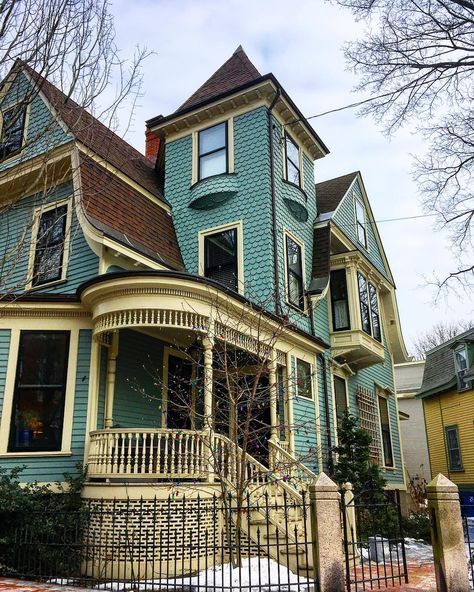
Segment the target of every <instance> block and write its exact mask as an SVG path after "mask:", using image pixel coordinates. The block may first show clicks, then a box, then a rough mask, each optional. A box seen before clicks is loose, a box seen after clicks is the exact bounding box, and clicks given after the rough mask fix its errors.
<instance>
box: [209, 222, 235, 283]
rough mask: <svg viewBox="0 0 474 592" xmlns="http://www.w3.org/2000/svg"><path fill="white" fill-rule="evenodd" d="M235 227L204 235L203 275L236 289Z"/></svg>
mask: <svg viewBox="0 0 474 592" xmlns="http://www.w3.org/2000/svg"><path fill="white" fill-rule="evenodd" d="M237 269H238V265H237V228H229V229H228V230H223V231H222V232H216V233H215V234H208V235H206V236H205V237H204V275H205V276H206V277H207V278H210V279H213V280H215V281H216V282H220V283H221V284H223V285H224V286H226V287H227V288H230V289H231V290H235V291H237V289H238V280H239V278H238V271H237Z"/></svg>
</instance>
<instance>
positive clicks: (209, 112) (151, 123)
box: [146, 74, 329, 160]
mask: <svg viewBox="0 0 474 592" xmlns="http://www.w3.org/2000/svg"><path fill="white" fill-rule="evenodd" d="M275 99H276V103H275V105H274V106H273V113H274V114H275V116H276V117H277V118H278V119H279V120H280V121H281V123H282V124H283V125H285V126H286V128H287V129H288V130H289V131H290V132H291V133H292V135H294V136H296V137H297V138H298V139H299V141H300V142H301V143H302V145H303V146H304V147H305V148H306V150H307V151H308V153H309V154H310V155H311V157H312V158H313V159H314V160H316V159H318V158H322V157H323V156H326V154H328V153H329V149H328V148H327V146H326V145H325V144H324V142H323V141H322V140H321V138H320V137H319V136H318V134H317V133H316V132H315V131H314V129H313V128H312V127H311V125H310V124H309V123H308V121H307V120H306V118H305V117H304V115H303V114H302V113H301V111H300V110H299V109H298V107H297V106H296V105H295V103H294V102H293V101H292V99H291V98H290V96H289V95H288V93H287V92H286V91H285V90H284V89H283V87H282V86H281V84H280V83H279V82H278V80H277V79H276V78H275V76H273V74H266V75H265V76H261V77H260V78H258V79H257V80H254V81H252V82H250V83H247V84H245V85H242V86H240V87H238V88H236V89H233V90H232V91H229V92H225V93H222V94H220V95H218V96H216V97H214V98H213V99H210V100H206V101H203V102H202V103H199V104H198V105H193V106H192V107H189V108H188V109H183V110H181V111H177V112H175V113H172V114H171V115H167V116H166V117H162V116H158V117H153V118H152V119H149V120H148V121H147V122H146V125H147V127H148V129H149V130H151V131H153V132H154V133H156V134H157V135H158V136H159V137H160V138H165V139H168V140H171V139H173V137H174V136H176V135H178V134H180V135H181V134H182V133H183V132H186V130H188V129H189V128H191V127H193V126H196V125H199V124H201V123H203V124H205V123H206V121H211V120H212V119H213V118H215V117H218V116H219V117H222V116H223V115H225V114H226V113H229V114H231V113H232V112H233V111H235V110H236V109H239V108H248V109H251V108H253V107H257V106H259V105H265V106H267V107H270V106H271V105H272V103H273V101H274V100H275Z"/></svg>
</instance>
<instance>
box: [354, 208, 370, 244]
mask: <svg viewBox="0 0 474 592" xmlns="http://www.w3.org/2000/svg"><path fill="white" fill-rule="evenodd" d="M355 211H356V221H357V239H358V241H359V242H360V243H361V244H363V245H364V247H365V248H367V229H366V226H365V207H364V204H362V203H361V201H360V200H359V199H356V200H355Z"/></svg>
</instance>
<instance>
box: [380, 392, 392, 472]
mask: <svg viewBox="0 0 474 592" xmlns="http://www.w3.org/2000/svg"><path fill="white" fill-rule="evenodd" d="M379 415H380V430H381V432H382V449H383V460H384V466H386V467H393V466H394V462H393V451H392V431H391V428H390V412H389V408H388V400H387V399H386V398H385V397H381V396H379Z"/></svg>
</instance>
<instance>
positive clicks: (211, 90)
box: [175, 45, 262, 113]
mask: <svg viewBox="0 0 474 592" xmlns="http://www.w3.org/2000/svg"><path fill="white" fill-rule="evenodd" d="M261 76H262V75H261V74H260V72H259V71H258V70H257V68H256V67H255V66H254V65H253V64H252V62H251V61H250V60H249V58H248V56H247V54H246V53H245V51H244V50H243V48H242V46H241V45H239V47H238V48H237V49H236V50H235V51H234V53H233V54H232V55H231V57H230V58H229V59H228V60H227V61H226V62H224V64H222V66H221V67H220V68H219V69H218V70H216V71H215V72H214V74H213V75H212V76H211V77H210V78H208V79H207V80H206V82H204V84H202V85H201V86H200V87H199V88H198V89H197V91H196V92H194V93H193V94H192V95H191V96H190V97H189V98H188V99H187V100H186V101H184V103H183V104H182V105H181V106H180V107H178V109H177V110H176V112H175V113H179V112H180V111H183V110H185V109H189V108H190V107H193V106H195V105H199V104H200V103H202V102H203V101H207V100H209V99H212V98H213V97H216V96H218V95H220V94H222V93H225V92H227V91H230V90H233V89H234V88H238V87H240V86H243V85H244V84H248V83H249V82H253V81H254V80H257V79H258V78H260V77H261Z"/></svg>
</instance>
